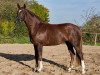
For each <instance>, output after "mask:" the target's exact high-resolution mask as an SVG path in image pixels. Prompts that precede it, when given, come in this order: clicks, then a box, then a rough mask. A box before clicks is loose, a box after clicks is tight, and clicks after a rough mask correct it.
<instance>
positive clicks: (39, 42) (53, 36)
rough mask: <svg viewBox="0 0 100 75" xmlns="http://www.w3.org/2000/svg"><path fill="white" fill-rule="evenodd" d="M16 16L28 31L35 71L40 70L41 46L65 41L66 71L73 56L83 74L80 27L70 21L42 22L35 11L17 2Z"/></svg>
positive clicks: (69, 69)
mask: <svg viewBox="0 0 100 75" xmlns="http://www.w3.org/2000/svg"><path fill="white" fill-rule="evenodd" d="M17 7H18V11H17V18H18V20H19V21H24V23H25V24H26V27H27V29H28V32H29V37H30V41H31V43H32V44H33V46H34V50H35V71H36V72H41V71H42V69H43V64H42V50H43V46H52V45H59V44H62V43H65V44H66V46H67V48H68V51H69V53H70V57H71V60H70V66H69V68H68V71H69V72H71V70H72V68H73V62H74V56H75V55H76V58H77V59H76V61H77V63H79V65H81V69H82V74H85V63H84V58H83V52H82V33H81V30H80V28H79V27H78V26H77V25H75V24H72V23H63V24H49V23H45V22H43V21H42V20H41V19H40V18H39V17H38V16H37V15H36V14H35V13H33V12H31V11H30V10H28V9H26V5H25V4H24V5H23V6H22V7H21V6H20V5H19V4H17Z"/></svg>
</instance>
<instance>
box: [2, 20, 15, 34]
mask: <svg viewBox="0 0 100 75" xmlns="http://www.w3.org/2000/svg"><path fill="white" fill-rule="evenodd" d="M14 29H15V23H14V22H13V21H7V20H4V21H2V22H1V24H0V31H1V34H2V35H4V36H8V35H10V34H12V32H13V31H14Z"/></svg>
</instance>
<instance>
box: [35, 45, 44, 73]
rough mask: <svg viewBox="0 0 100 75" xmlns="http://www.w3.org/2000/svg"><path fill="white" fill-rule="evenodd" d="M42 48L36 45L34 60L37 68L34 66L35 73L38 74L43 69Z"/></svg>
mask: <svg viewBox="0 0 100 75" xmlns="http://www.w3.org/2000/svg"><path fill="white" fill-rule="evenodd" d="M42 48H43V46H41V45H37V53H36V54H37V55H36V56H37V58H36V64H37V66H36V71H37V72H40V71H41V70H42V68H43V65H42Z"/></svg>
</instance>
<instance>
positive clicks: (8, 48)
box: [0, 44, 100, 75]
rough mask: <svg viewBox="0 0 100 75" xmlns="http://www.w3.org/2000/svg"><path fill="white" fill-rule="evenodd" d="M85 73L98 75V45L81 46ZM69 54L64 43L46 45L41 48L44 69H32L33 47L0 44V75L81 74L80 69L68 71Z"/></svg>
mask: <svg viewBox="0 0 100 75" xmlns="http://www.w3.org/2000/svg"><path fill="white" fill-rule="evenodd" d="M83 52H84V58H85V64H86V74H85V75H100V46H83ZM69 63H70V55H69V52H68V50H67V47H66V45H58V46H47V47H44V49H43V65H44V69H43V71H42V72H41V73H36V72H34V71H33V69H34V66H35V61H34V48H33V45H31V44H2V45H0V75H81V69H73V70H72V72H71V73H68V71H67V68H68V66H69Z"/></svg>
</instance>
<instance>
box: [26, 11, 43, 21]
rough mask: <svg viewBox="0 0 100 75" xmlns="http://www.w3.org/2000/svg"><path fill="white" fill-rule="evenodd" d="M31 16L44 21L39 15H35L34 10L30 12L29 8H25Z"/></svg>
mask: <svg viewBox="0 0 100 75" xmlns="http://www.w3.org/2000/svg"><path fill="white" fill-rule="evenodd" d="M27 11H28V12H29V13H30V14H31V15H32V16H33V17H34V16H35V17H36V18H37V19H39V20H40V21H41V22H44V21H43V20H42V19H41V18H40V17H39V16H37V15H36V14H35V13H34V12H31V11H30V10H27Z"/></svg>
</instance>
